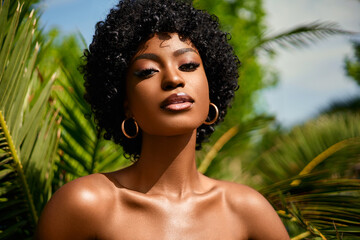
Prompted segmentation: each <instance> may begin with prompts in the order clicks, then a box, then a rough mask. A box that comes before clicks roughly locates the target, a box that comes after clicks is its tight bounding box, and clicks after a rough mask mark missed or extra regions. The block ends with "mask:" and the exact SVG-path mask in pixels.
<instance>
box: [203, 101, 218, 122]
mask: <svg viewBox="0 0 360 240" xmlns="http://www.w3.org/2000/svg"><path fill="white" fill-rule="evenodd" d="M210 106H213V108H214V109H215V117H214V119H213V120H211V121H210V122H207V121H206V120H205V121H204V124H205V125H211V124H213V123H214V122H216V120H217V119H218V117H219V109H218V108H217V106H216V105H215V104H213V103H210Z"/></svg>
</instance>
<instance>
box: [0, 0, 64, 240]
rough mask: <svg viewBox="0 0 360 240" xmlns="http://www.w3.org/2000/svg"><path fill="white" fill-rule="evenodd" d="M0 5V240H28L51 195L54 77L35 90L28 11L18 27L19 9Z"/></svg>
mask: <svg viewBox="0 0 360 240" xmlns="http://www.w3.org/2000/svg"><path fill="white" fill-rule="evenodd" d="M1 3H2V4H1V11H0V19H8V21H7V24H9V25H6V27H5V28H4V29H6V31H4V32H3V31H2V35H1V37H2V38H3V39H4V44H3V45H2V48H1V50H0V70H1V72H0V93H1V95H0V98H1V100H0V201H1V207H0V211H1V214H0V215H1V217H0V239H29V238H31V237H32V235H33V232H34V229H35V226H36V223H37V219H38V216H39V214H40V212H41V210H42V208H43V206H44V204H45V203H46V202H47V200H48V199H49V197H50V194H51V181H52V176H53V174H52V169H53V163H54V159H55V158H54V156H56V155H55V152H56V148H57V143H58V139H59V132H58V130H57V129H58V124H59V122H58V120H57V116H56V114H54V110H53V109H49V108H48V105H47V102H48V99H49V96H50V92H51V87H52V85H53V82H54V80H55V75H53V77H52V79H50V80H46V81H45V82H44V84H42V85H41V86H40V88H39V89H37V90H40V91H38V92H37V93H36V92H35V90H34V88H33V86H34V84H35V83H36V80H37V79H36V77H35V76H33V74H32V73H33V71H34V66H35V62H36V58H37V53H38V51H39V45H38V44H34V43H33V40H32V38H33V35H34V31H35V22H36V20H35V18H34V15H33V13H31V14H30V15H29V16H28V17H27V20H26V21H24V22H22V23H21V24H20V25H19V26H18V24H19V18H20V14H21V7H20V5H19V6H18V8H17V10H16V11H15V13H14V14H13V15H11V14H9V12H8V11H10V10H9V9H10V8H9V6H10V1H9V0H6V1H2V2H1ZM30 94H31V95H33V96H34V97H33V98H32V100H31V102H30V101H29V100H30V98H29V96H30ZM5 120H6V121H5Z"/></svg>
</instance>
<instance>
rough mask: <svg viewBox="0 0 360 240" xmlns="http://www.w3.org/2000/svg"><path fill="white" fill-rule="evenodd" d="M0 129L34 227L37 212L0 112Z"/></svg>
mask: <svg viewBox="0 0 360 240" xmlns="http://www.w3.org/2000/svg"><path fill="white" fill-rule="evenodd" d="M0 127H1V128H2V130H3V132H4V136H5V139H6V141H7V143H8V145H9V151H10V154H11V155H12V157H13V159H14V163H15V169H16V172H17V175H18V176H19V179H20V182H21V184H20V185H21V186H22V188H23V190H24V192H25V197H26V199H27V202H28V205H29V207H30V212H31V217H32V220H33V222H34V224H35V225H36V223H37V221H38V216H37V212H36V210H35V205H34V202H33V198H32V196H31V193H30V189H29V185H28V183H27V181H26V178H25V174H24V171H23V166H22V164H21V161H20V158H19V155H18V154H17V152H16V148H15V145H14V142H13V140H12V138H11V135H10V132H9V130H8V128H7V125H6V122H5V119H4V117H3V115H2V111H0Z"/></svg>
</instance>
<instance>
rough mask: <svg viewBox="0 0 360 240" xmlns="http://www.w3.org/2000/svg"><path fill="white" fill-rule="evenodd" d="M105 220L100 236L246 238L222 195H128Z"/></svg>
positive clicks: (108, 238)
mask: <svg viewBox="0 0 360 240" xmlns="http://www.w3.org/2000/svg"><path fill="white" fill-rule="evenodd" d="M107 216H108V218H107V219H106V220H104V223H105V224H104V226H103V227H102V228H101V229H100V232H99V235H98V236H99V239H104V240H105V239H106V240H127V239H134V240H135V239H139V240H140V239H141V240H147V239H149V240H150V239H171V240H177V239H189V240H191V239H208V240H212V239H213V240H217V239H228V240H231V239H237V240H242V239H247V237H246V235H247V234H246V228H245V225H244V224H243V223H242V221H241V219H239V218H238V216H237V215H236V214H235V213H234V212H233V211H232V210H231V208H230V207H229V206H228V205H227V204H226V202H223V201H221V200H220V199H217V198H213V199H202V200H197V201H196V200H195V201H194V200H193V199H192V200H189V201H184V202H171V201H157V200H155V201H148V200H144V199H126V200H124V201H122V202H121V203H120V204H117V205H115V206H114V208H113V209H112V212H111V213H109V214H108V215H107Z"/></svg>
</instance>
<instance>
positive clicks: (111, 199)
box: [37, 0, 289, 240]
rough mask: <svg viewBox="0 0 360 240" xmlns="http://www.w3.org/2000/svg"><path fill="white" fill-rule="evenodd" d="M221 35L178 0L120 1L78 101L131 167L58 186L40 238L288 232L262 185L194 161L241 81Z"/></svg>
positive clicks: (282, 235)
mask: <svg viewBox="0 0 360 240" xmlns="http://www.w3.org/2000/svg"><path fill="white" fill-rule="evenodd" d="M227 39H228V35H227V34H226V33H223V32H221V31H220V30H219V24H218V21H217V19H216V18H215V17H214V16H210V15H209V14H208V13H206V12H204V11H200V10H196V9H194V8H193V7H192V6H191V5H190V4H188V3H185V2H180V1H175V0H155V1H146V0H124V1H122V2H120V3H119V5H118V6H117V7H116V8H114V9H112V10H111V11H110V14H109V15H108V16H107V19H106V20H105V21H104V22H100V23H98V24H97V27H96V33H95V35H94V39H93V42H92V44H91V45H90V47H89V51H88V52H86V53H85V58H86V64H85V65H84V66H83V71H84V73H85V87H86V95H85V98H86V99H87V101H88V102H89V103H90V104H91V107H92V110H93V113H94V116H95V119H96V121H97V124H98V126H99V128H100V129H104V130H105V131H106V134H105V137H106V138H108V139H113V140H114V141H115V142H116V143H119V144H120V145H122V146H123V149H124V151H125V153H126V155H127V156H128V157H130V158H132V159H133V160H134V161H135V163H134V164H133V165H132V166H130V167H128V168H125V169H121V170H119V171H116V172H111V173H104V174H93V175H90V176H86V177H82V178H79V179H77V180H75V181H72V182H70V183H68V184H66V185H65V186H63V187H62V188H61V189H60V190H58V191H57V192H56V193H55V194H54V196H53V197H52V199H51V200H50V202H49V203H48V205H47V206H46V208H45V209H44V212H43V214H42V217H41V219H40V222H39V226H38V234H37V235H38V238H39V239H54V240H55V239H74V240H75V239H109V240H110V239H111V240H112V239H114V240H115V239H274V240H275V239H276V240H279V239H289V237H288V235H287V233H286V230H285V228H284V226H283V225H282V223H281V221H280V219H279V217H278V216H277V214H276V213H275V211H274V210H273V208H272V207H271V205H270V204H269V203H268V202H267V201H266V200H265V199H264V198H263V197H262V196H261V195H260V194H259V193H257V192H256V191H254V190H253V189H251V188H249V187H246V186H243V185H239V184H235V183H229V182H224V181H218V180H214V179H210V178H207V177H206V176H204V175H202V174H200V173H199V172H198V171H197V169H196V164H195V149H196V148H197V149H199V148H200V147H201V143H202V141H204V140H205V139H207V138H208V137H209V136H210V134H211V133H212V132H213V131H214V128H213V126H214V125H215V124H217V123H218V122H220V121H222V120H223V118H224V116H225V114H226V109H227V107H228V106H229V104H230V101H231V100H232V98H233V96H234V91H235V90H236V89H237V87H238V85H237V78H238V74H237V72H238V66H239V61H238V59H237V57H236V56H235V55H234V53H233V49H232V48H231V46H230V45H229V44H228V43H227ZM209 112H210V113H209ZM208 115H209V116H208Z"/></svg>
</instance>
